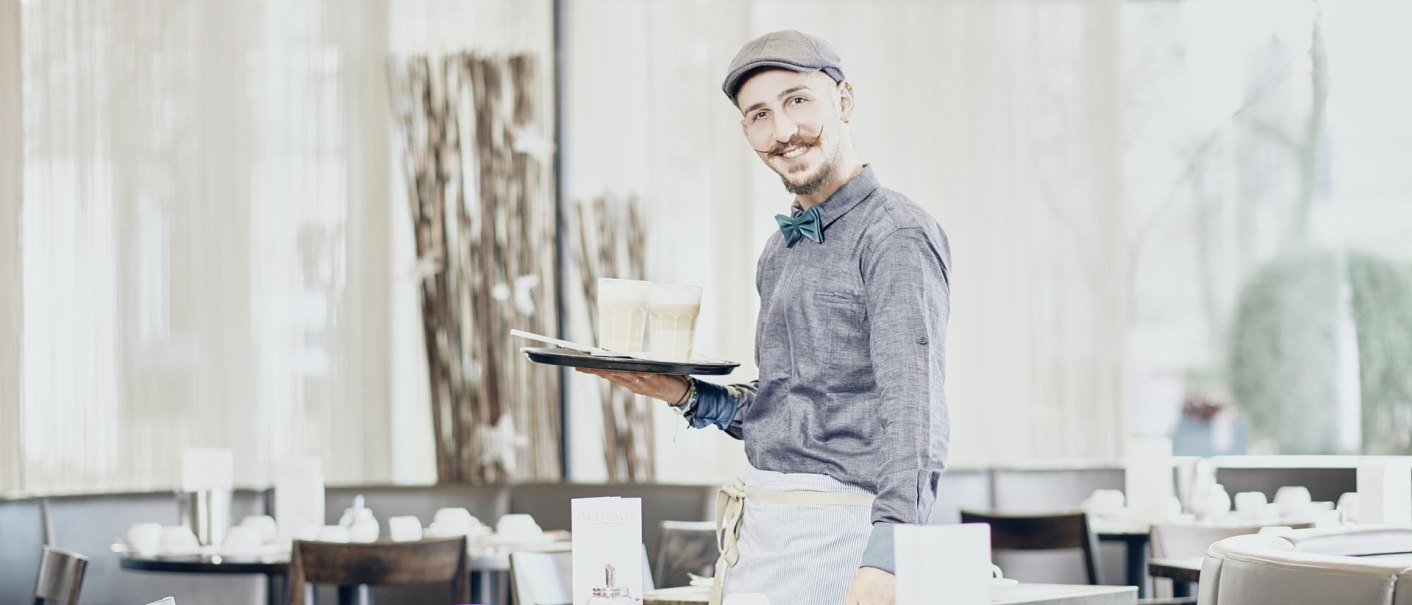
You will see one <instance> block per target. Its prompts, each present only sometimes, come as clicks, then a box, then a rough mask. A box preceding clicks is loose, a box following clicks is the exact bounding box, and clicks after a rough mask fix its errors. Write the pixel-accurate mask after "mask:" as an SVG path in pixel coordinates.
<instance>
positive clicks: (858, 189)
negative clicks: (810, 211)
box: [790, 165, 882, 228]
mask: <svg viewBox="0 0 1412 605" xmlns="http://www.w3.org/2000/svg"><path fill="white" fill-rule="evenodd" d="M881 186H882V184H881V183H879V182H878V177H877V175H874V174H873V167H872V166H868V165H865V166H863V170H862V172H859V173H858V174H857V175H855V176H854V177H853V178H851V179H848V182H847V183H844V184H843V186H842V187H839V188H838V191H835V192H833V195H830V196H829V199H826V200H824V203H822V204H819V205H818V206H815V208H818V209H819V218H820V222H821V223H822V225H823V228H828V226H829V225H831V224H833V222H834V221H836V220H838V218H839V217H841V216H843V215H845V214H847V213H848V211H849V210H852V209H853V207H854V206H857V205H858V202H861V201H863V200H865V199H867V197H868V196H869V195H872V194H873V192H874V191H877V189H878V187H881ZM803 212H804V207H803V206H801V205H800V204H799V200H795V201H794V203H792V204H791V205H790V214H792V215H794V216H799V215H800V214H801V213H803Z"/></svg>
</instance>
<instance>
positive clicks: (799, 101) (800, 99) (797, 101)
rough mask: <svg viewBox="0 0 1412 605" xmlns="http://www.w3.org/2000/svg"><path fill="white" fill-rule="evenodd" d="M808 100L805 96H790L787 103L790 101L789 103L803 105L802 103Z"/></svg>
mask: <svg viewBox="0 0 1412 605" xmlns="http://www.w3.org/2000/svg"><path fill="white" fill-rule="evenodd" d="M808 102H809V99H806V98H804V97H794V98H792V99H790V100H789V103H790V104H791V105H803V104H804V103H808Z"/></svg>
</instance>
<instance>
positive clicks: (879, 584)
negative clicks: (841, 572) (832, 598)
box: [843, 567, 897, 605]
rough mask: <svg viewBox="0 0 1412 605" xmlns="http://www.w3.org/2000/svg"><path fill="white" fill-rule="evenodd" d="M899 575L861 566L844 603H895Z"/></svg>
mask: <svg viewBox="0 0 1412 605" xmlns="http://www.w3.org/2000/svg"><path fill="white" fill-rule="evenodd" d="M896 589H897V577H896V576H894V575H892V574H890V573H887V572H885V571H883V570H881V569H878V568H876V567H859V568H858V573H857V574H856V575H854V576H853V584H852V585H851V586H849V587H848V596H847V597H845V598H844V599H843V602H844V605H893V602H894V600H895V596H894V595H893V591H895V590H896Z"/></svg>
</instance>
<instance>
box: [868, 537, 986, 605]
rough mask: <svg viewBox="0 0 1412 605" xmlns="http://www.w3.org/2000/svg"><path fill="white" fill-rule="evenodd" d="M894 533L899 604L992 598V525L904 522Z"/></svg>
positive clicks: (956, 604)
mask: <svg viewBox="0 0 1412 605" xmlns="http://www.w3.org/2000/svg"><path fill="white" fill-rule="evenodd" d="M892 538H893V542H892V543H893V549H894V550H893V555H894V559H895V562H894V565H896V567H897V592H896V601H897V605H935V604H936V603H938V602H940V601H938V600H937V599H938V597H937V595H946V599H945V602H946V603H947V605H988V604H989V603H990V583H991V580H990V578H991V570H990V526H989V525H986V524H985V523H963V524H961V525H898V526H896V527H895V528H893V536H892Z"/></svg>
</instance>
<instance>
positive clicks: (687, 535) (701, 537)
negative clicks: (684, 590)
mask: <svg viewBox="0 0 1412 605" xmlns="http://www.w3.org/2000/svg"><path fill="white" fill-rule="evenodd" d="M720 555H721V549H720V547H719V546H718V545H717V544H716V523H715V522H714V521H663V522H662V525H661V528H660V529H658V531H657V558H656V560H655V561H653V562H652V577H653V578H654V579H656V581H657V584H658V585H659V586H661V587H662V588H670V587H673V586H687V585H689V584H690V583H691V576H690V575H688V574H697V575H703V576H709V575H711V574H712V572H713V568H714V566H715V565H716V559H717V558H718V557H720Z"/></svg>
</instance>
